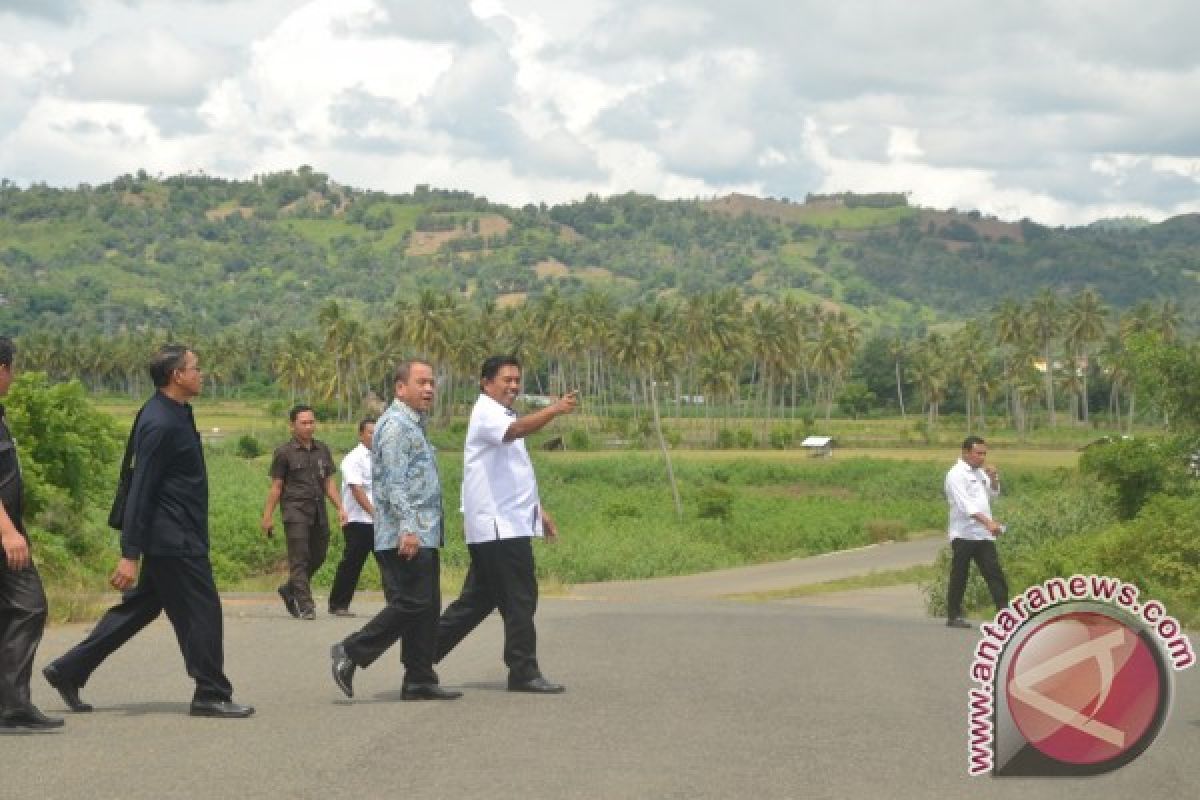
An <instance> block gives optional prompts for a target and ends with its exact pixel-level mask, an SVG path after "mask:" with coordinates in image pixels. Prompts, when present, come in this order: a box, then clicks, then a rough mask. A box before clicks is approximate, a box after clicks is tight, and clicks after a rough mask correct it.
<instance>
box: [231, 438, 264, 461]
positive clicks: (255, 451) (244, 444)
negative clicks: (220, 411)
mask: <svg viewBox="0 0 1200 800" xmlns="http://www.w3.org/2000/svg"><path fill="white" fill-rule="evenodd" d="M237 454H238V455H239V456H241V457H242V458H258V457H259V456H261V455H262V445H261V444H260V443H259V441H258V439H257V438H256V437H255V436H254V435H253V434H249V433H246V434H243V435H242V436H240V437H238V440H237Z"/></svg>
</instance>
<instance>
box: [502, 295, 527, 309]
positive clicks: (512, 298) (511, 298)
mask: <svg viewBox="0 0 1200 800" xmlns="http://www.w3.org/2000/svg"><path fill="white" fill-rule="evenodd" d="M527 296H528V295H527V293H526V292H507V293H505V294H501V295H497V296H496V308H516V307H517V306H520V305H524V304H525V298H526V297H527Z"/></svg>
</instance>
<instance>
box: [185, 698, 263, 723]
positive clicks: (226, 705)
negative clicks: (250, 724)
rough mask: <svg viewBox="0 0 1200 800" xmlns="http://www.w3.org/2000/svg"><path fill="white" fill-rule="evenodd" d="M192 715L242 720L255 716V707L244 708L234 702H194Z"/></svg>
mask: <svg viewBox="0 0 1200 800" xmlns="http://www.w3.org/2000/svg"><path fill="white" fill-rule="evenodd" d="M190 713H191V715H192V716H193V717H220V718H221V719H241V718H242V717H248V716H250V715H251V714H253V713H254V707H253V706H244V705H241V704H240V703H235V702H233V701H232V700H193V701H192V708H191V712H190Z"/></svg>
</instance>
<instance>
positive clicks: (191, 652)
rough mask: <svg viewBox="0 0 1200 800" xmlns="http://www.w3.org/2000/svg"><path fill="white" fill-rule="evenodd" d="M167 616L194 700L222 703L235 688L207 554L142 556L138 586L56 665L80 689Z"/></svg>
mask: <svg viewBox="0 0 1200 800" xmlns="http://www.w3.org/2000/svg"><path fill="white" fill-rule="evenodd" d="M163 611H165V612H167V619H168V620H170V622H171V627H172V628H174V629H175V638H176V639H177V640H178V642H179V651H180V652H181V653H182V654H183V663H184V665H185V666H186V667H187V673H188V675H190V676H191V677H192V679H193V680H195V681H196V692H195V694H194V695H193V698H192V699H193V700H195V701H198V702H206V701H225V700H231V699H232V698H233V687H232V686H230V685H229V680H228V679H227V678H226V677H225V672H224V660H225V652H224V643H223V631H222V620H221V597H220V595H218V594H217V585H216V583H215V582H214V581H213V574H212V564H210V563H209V560H208V557H207V556H201V557H198V558H175V557H162V556H145V557H143V558H142V569H141V573H140V574H139V575H138V582H137V585H136V586H134V587H133V588H132V589H130V590H129V591H127V592H125V593H124V594H123V595H122V596H121V602H120V603H118V604H117V605H115V606H113V607H112V608H110V609H109V610H108V611H107V612H105V614H104V616H103V617H101V619H100V621H99V622H98V623H96V627H95V628H93V629H92V632H91V633H90V634H88V637H87V638H86V639H84V640H83V641H82V642H80V643H79V644H77V645H75V647H74V648H72V649H71V650H70V651H69V652H68V653H67V654H66V655H64V656H62V657H61V658H58V659H57V660H55V662H54V665H55V667H57V668H58V671H59V672H60V673H61V674H62V675H63V677H65V678H66V679H67V680H68V681H70V682H71V683H73V684H76V685H77V686H83V685H84V684H86V683H87V681H88V678H89V677H91V674H92V672H93V671H94V670H95V669H96V667H98V666H100V664H101V663H102V662H103V661H104V659H106V658H108V657H109V656H110V655H112V654H113V653H114V652H116V651H117V649H118V648H119V647H120V646H121V645H123V644H125V643H126V642H127V641H129V640H130V639H132V638H133V636H134V635H135V634H136V633H137V632H138V631H140V630H141V629H142V628H144V627H146V626H147V625H149V624H150V623H151V622H153V621H154V620H155V619H157V618H158V615H159V613H161V612H163Z"/></svg>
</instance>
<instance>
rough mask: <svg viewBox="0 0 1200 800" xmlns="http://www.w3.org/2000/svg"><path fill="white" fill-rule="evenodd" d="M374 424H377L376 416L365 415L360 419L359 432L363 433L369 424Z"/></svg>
mask: <svg viewBox="0 0 1200 800" xmlns="http://www.w3.org/2000/svg"><path fill="white" fill-rule="evenodd" d="M374 424H375V418H374V417H363V418H362V419H360V420H359V421H358V432H359V433H362V432H363V431H365V430H366V429H367V426H368V425H374Z"/></svg>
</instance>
